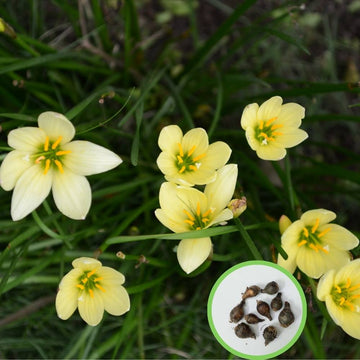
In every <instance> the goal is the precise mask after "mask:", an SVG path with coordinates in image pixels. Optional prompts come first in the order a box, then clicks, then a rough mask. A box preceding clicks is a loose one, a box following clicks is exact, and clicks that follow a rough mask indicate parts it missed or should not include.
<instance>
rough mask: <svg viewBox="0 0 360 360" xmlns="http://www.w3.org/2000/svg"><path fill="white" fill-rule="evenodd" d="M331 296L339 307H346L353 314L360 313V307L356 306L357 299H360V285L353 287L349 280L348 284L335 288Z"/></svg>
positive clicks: (341, 284) (338, 285) (335, 286)
mask: <svg viewBox="0 0 360 360" xmlns="http://www.w3.org/2000/svg"><path fill="white" fill-rule="evenodd" d="M331 296H332V298H333V300H334V302H335V304H337V305H338V306H340V307H346V308H348V309H349V310H350V311H353V312H360V306H359V305H358V304H356V299H359V298H360V283H359V284H356V285H352V284H351V279H350V278H348V279H347V281H346V283H340V284H337V285H334V286H333V288H332V290H331Z"/></svg>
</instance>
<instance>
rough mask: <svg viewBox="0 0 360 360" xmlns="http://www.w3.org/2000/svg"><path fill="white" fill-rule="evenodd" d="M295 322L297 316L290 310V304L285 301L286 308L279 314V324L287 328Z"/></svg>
mask: <svg viewBox="0 0 360 360" xmlns="http://www.w3.org/2000/svg"><path fill="white" fill-rule="evenodd" d="M294 320H295V316H294V314H293V312H292V311H291V309H290V304H289V303H288V302H287V301H285V306H284V308H283V309H282V310H281V312H280V314H279V323H280V325H281V326H282V327H284V328H287V327H288V326H289V325H291V324H292V323H293V322H294Z"/></svg>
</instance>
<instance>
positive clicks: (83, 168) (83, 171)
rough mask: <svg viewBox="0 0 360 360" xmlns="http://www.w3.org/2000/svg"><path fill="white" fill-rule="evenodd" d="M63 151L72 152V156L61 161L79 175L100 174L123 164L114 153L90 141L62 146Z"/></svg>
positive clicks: (65, 156) (69, 155) (64, 157)
mask: <svg viewBox="0 0 360 360" xmlns="http://www.w3.org/2000/svg"><path fill="white" fill-rule="evenodd" d="M61 150H64V151H71V153H70V154H67V155H64V156H62V157H61V161H62V162H63V164H64V165H65V166H66V167H67V168H69V169H70V170H71V171H72V172H73V173H75V174H78V175H84V176H88V175H93V174H99V173H102V172H105V171H108V170H111V169H113V168H115V167H116V166H118V165H120V164H121V163H122V160H121V158H120V157H119V156H118V155H116V154H115V153H114V152H112V151H110V150H108V149H106V148H104V147H102V146H99V145H96V144H93V143H92V142H90V141H72V142H70V143H68V144H65V145H64V146H62V148H61Z"/></svg>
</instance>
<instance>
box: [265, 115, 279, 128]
mask: <svg viewBox="0 0 360 360" xmlns="http://www.w3.org/2000/svg"><path fill="white" fill-rule="evenodd" d="M277 118H278V117H277V116H274V117H273V118H271V119H269V120H268V121H267V122H266V123H265V126H270V125H271V124H272V123H273V122H274V121H275V120H276V119H277Z"/></svg>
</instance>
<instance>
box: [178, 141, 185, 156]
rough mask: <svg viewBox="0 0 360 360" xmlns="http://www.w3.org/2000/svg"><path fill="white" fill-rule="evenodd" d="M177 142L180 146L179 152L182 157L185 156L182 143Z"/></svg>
mask: <svg viewBox="0 0 360 360" xmlns="http://www.w3.org/2000/svg"><path fill="white" fill-rule="evenodd" d="M177 144H178V147H179V154H180V156H181V157H183V156H184V150H183V148H182V146H181V144H180V143H177Z"/></svg>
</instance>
